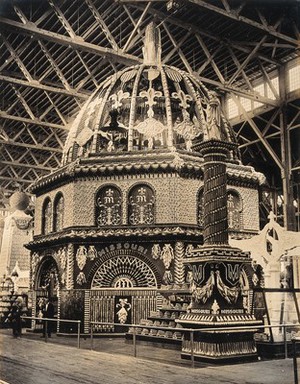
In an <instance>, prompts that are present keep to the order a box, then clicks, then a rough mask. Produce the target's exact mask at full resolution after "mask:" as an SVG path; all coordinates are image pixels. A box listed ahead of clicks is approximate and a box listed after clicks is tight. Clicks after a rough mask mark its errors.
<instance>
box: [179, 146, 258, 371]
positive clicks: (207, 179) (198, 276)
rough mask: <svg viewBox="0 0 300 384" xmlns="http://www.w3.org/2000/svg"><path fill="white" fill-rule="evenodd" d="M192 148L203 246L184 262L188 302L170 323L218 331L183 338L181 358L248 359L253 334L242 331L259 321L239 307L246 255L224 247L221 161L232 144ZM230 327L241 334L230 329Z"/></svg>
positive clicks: (223, 169) (251, 355)
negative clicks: (197, 162)
mask: <svg viewBox="0 0 300 384" xmlns="http://www.w3.org/2000/svg"><path fill="white" fill-rule="evenodd" d="M194 149H196V150H198V151H199V152H200V153H201V154H202V156H203V158H204V195H203V200H204V233H203V237H204V244H203V246H202V247H200V248H197V249H194V250H193V251H191V252H190V256H189V257H188V258H187V259H185V261H184V263H185V264H188V266H189V269H190V270H191V271H192V276H193V280H192V283H191V293H192V301H191V303H190V305H189V308H190V309H189V311H188V312H187V313H186V314H182V315H181V316H180V318H179V319H178V320H176V321H177V322H178V323H179V324H181V325H182V326H183V327H188V328H198V329H199V328H202V329H203V328H217V329H218V328H220V330H215V331H207V332H195V333H194V339H193V341H191V340H190V337H189V335H187V334H185V335H184V340H183V344H182V357H184V358H190V357H191V354H192V347H193V355H194V357H195V359H198V360H206V361H211V362H216V363H219V362H222V363H223V362H224V361H232V360H234V359H238V360H239V361H240V360H241V359H252V358H255V357H256V346H255V342H254V338H253V334H254V332H255V331H256V330H252V329H249V328H247V327H249V326H252V325H258V324H260V322H259V321H257V320H256V319H255V318H254V316H253V315H251V314H250V313H248V308H247V307H246V306H245V304H244V302H243V294H244V293H245V282H244V280H243V278H242V274H243V276H244V277H245V275H246V273H245V272H246V271H248V272H249V270H250V269H251V259H250V254H249V253H246V252H243V251H241V250H240V249H238V248H233V247H231V246H229V244H228V231H227V229H228V223H227V180H226V161H228V157H229V153H230V151H234V150H236V144H234V143H229V142H223V141H221V140H218V139H211V140H208V141H204V142H200V143H199V144H196V145H195V146H194ZM247 285H248V284H247ZM250 285H251V284H250ZM236 326H239V327H243V330H242V331H233V330H231V328H232V327H236ZM222 328H226V330H223V329H222ZM192 343H193V344H192Z"/></svg>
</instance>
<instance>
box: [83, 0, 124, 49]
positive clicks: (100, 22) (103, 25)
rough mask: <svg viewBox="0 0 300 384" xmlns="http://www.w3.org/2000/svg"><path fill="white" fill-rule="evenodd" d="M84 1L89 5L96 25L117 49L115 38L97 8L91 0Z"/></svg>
mask: <svg viewBox="0 0 300 384" xmlns="http://www.w3.org/2000/svg"><path fill="white" fill-rule="evenodd" d="M85 3H86V4H87V6H88V7H89V9H90V11H91V12H92V14H93V16H94V18H95V20H96V21H97V23H98V25H99V26H100V27H101V29H102V31H103V32H104V34H105V36H106V38H107V40H108V41H109V42H110V45H111V46H112V48H113V49H114V50H115V51H118V50H119V47H118V44H117V43H116V40H115V39H114V37H113V35H112V34H111V32H110V30H109V28H108V26H107V25H106V23H105V22H104V20H103V17H102V16H101V15H100V13H99V12H98V10H97V8H96V7H95V5H94V4H93V3H92V1H91V0H85Z"/></svg>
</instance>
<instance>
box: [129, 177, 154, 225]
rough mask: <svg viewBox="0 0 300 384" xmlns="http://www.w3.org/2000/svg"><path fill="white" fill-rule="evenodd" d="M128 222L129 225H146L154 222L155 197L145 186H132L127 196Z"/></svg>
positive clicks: (150, 189)
mask: <svg viewBox="0 0 300 384" xmlns="http://www.w3.org/2000/svg"><path fill="white" fill-rule="evenodd" d="M128 221H129V224H131V225H147V224H154V222H155V195H154V191H153V189H152V188H151V187H149V186H148V185H146V184H139V185H136V186H134V187H133V188H132V189H131V190H130V192H129V196H128Z"/></svg>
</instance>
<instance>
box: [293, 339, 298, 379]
mask: <svg viewBox="0 0 300 384" xmlns="http://www.w3.org/2000/svg"><path fill="white" fill-rule="evenodd" d="M292 343H293V368H294V384H298V367H297V351H296V339H295V338H292Z"/></svg>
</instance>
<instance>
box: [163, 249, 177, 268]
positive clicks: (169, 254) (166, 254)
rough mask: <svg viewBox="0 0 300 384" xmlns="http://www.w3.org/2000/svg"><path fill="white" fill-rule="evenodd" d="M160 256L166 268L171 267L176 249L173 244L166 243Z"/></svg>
mask: <svg viewBox="0 0 300 384" xmlns="http://www.w3.org/2000/svg"><path fill="white" fill-rule="evenodd" d="M160 258H161V259H162V261H163V263H164V265H165V268H166V269H169V268H170V265H171V262H172V260H173V259H174V251H173V248H172V246H171V244H165V245H164V247H163V249H162V251H161V256H160Z"/></svg>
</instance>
